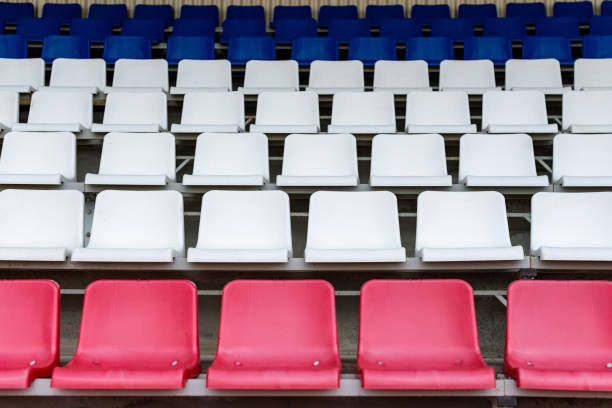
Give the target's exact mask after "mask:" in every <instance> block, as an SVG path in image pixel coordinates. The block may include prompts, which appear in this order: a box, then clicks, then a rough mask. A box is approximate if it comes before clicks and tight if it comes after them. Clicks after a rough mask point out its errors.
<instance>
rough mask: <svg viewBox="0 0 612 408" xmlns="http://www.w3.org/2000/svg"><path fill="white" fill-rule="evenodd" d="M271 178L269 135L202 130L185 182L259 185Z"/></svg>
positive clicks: (210, 184) (188, 183) (194, 183)
mask: <svg viewBox="0 0 612 408" xmlns="http://www.w3.org/2000/svg"><path fill="white" fill-rule="evenodd" d="M269 179H270V167H269V163H268V138H267V137H266V135H264V134H263V133H202V134H201V135H199V136H198V139H197V141H196V148H195V156H194V159H193V174H185V175H184V176H183V184H184V185H186V186H262V185H263V184H264V183H267V182H268V181H269Z"/></svg>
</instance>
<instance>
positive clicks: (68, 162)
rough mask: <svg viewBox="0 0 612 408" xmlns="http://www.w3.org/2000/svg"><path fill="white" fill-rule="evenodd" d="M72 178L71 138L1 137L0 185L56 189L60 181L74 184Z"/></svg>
mask: <svg viewBox="0 0 612 408" xmlns="http://www.w3.org/2000/svg"><path fill="white" fill-rule="evenodd" d="M34 146H36V147H35V148H34ZM75 178H76V138H75V136H74V134H72V133H70V132H53V133H46V132H44V133H43V132H40V133H39V132H9V133H7V134H5V135H4V143H3V144H2V154H1V155H0V184H19V185H37V184H38V185H60V184H62V182H63V181H64V180H68V181H75Z"/></svg>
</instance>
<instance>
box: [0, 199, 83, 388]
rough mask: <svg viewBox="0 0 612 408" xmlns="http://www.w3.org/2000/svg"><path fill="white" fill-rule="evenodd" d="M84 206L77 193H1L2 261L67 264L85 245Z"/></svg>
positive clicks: (0, 248)
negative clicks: (72, 255) (75, 252)
mask: <svg viewBox="0 0 612 408" xmlns="http://www.w3.org/2000/svg"><path fill="white" fill-rule="evenodd" d="M83 206H84V199H83V193H81V192H80V191H76V190H23V189H19V190H12V189H7V190H2V191H1V192H0V260H3V261H48V262H64V261H65V260H66V257H67V256H69V255H70V253H71V252H73V251H74V249H76V248H80V247H82V246H83ZM28 323H33V322H28ZM3 338H4V336H3ZM0 383H1V382H0Z"/></svg>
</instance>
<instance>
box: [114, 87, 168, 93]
mask: <svg viewBox="0 0 612 408" xmlns="http://www.w3.org/2000/svg"><path fill="white" fill-rule="evenodd" d="M111 92H132V93H133V92H168V90H167V89H164V88H163V87H161V86H107V87H106V88H104V93H106V94H109V93H111Z"/></svg>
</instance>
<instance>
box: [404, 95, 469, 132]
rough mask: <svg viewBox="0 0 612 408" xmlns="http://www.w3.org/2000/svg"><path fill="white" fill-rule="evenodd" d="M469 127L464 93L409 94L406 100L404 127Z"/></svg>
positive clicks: (466, 101)
mask: <svg viewBox="0 0 612 408" xmlns="http://www.w3.org/2000/svg"><path fill="white" fill-rule="evenodd" d="M409 124H410V125H469V124H470V105H469V103H468V96H467V94H466V93H465V92H411V93H409V94H408V96H407V98H406V125H409Z"/></svg>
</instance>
